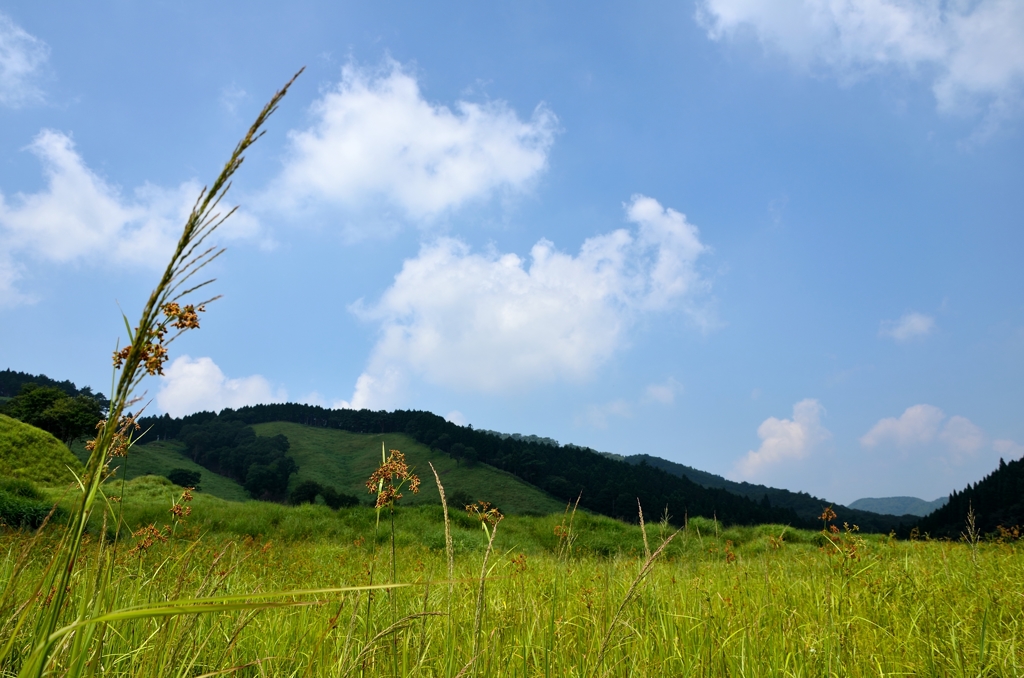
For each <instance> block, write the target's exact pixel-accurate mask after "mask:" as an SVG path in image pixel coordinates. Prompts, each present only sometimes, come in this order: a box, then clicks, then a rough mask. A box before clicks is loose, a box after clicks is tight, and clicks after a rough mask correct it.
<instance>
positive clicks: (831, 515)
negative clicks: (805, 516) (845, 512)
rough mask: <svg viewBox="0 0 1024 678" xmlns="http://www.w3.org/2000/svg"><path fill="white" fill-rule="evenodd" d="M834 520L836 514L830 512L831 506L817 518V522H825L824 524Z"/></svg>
mask: <svg viewBox="0 0 1024 678" xmlns="http://www.w3.org/2000/svg"><path fill="white" fill-rule="evenodd" d="M835 519H836V512H835V511H833V510H832V507H831V506H829V507H828V508H826V509H825V510H824V511H822V512H821V515H820V516H818V520H820V521H822V522H826V523H827V522H829V521H831V520H835Z"/></svg>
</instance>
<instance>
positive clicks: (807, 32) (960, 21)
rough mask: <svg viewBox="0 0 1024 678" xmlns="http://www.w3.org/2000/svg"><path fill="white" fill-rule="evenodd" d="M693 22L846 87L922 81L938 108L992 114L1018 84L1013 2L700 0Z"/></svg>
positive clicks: (1019, 39)
mask: <svg viewBox="0 0 1024 678" xmlns="http://www.w3.org/2000/svg"><path fill="white" fill-rule="evenodd" d="M697 19H698V21H699V23H701V25H702V26H703V27H704V28H705V29H706V30H707V32H708V36H709V37H710V38H711V39H713V40H722V39H724V38H735V37H738V36H740V35H743V34H749V35H752V36H753V37H755V38H756V39H757V40H759V41H760V42H761V43H762V44H763V45H765V46H766V47H768V48H770V49H772V50H777V51H779V52H781V53H782V54H784V55H786V56H787V57H789V58H791V59H792V60H794V61H795V62H797V63H798V64H800V65H802V66H806V67H812V68H813V67H821V68H824V69H825V70H827V71H830V72H832V73H834V74H836V75H838V76H839V77H840V78H841V79H844V80H845V79H849V78H852V77H857V76H861V75H865V74H870V73H872V72H877V71H880V70H884V69H898V70H901V71H904V72H907V73H912V74H923V75H925V76H926V77H929V78H931V82H932V91H933V93H934V95H935V99H936V101H937V103H938V106H939V108H940V109H941V110H944V111H953V110H964V109H969V108H971V107H974V106H976V105H977V104H978V103H987V104H988V105H989V107H990V111H992V112H994V113H996V114H997V115H998V114H1000V111H1004V109H1006V108H1007V107H1015V106H1016V105H1018V103H1019V100H1020V98H1021V93H1022V86H1024V3H1021V2H1019V0H976V1H973V2H963V1H960V0H771V1H769V0H700V1H699V4H698V12H697Z"/></svg>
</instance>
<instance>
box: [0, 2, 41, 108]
mask: <svg viewBox="0 0 1024 678" xmlns="http://www.w3.org/2000/svg"><path fill="white" fill-rule="evenodd" d="M49 56H50V48H49V47H47V45H46V43H45V42H43V41H42V40H40V39H39V38H37V37H35V36H33V35H31V34H29V33H27V32H26V31H25V29H23V28H22V27H21V26H19V25H18V24H16V23H14V22H13V21H11V19H10V17H8V16H7V15H6V14H3V13H0V105H3V106H8V107H10V108H17V107H19V106H23V105H25V104H29V103H34V102H38V101H42V99H43V92H42V90H41V89H40V88H39V85H38V78H39V76H40V73H41V71H42V69H43V66H45V65H46V61H47V59H48V58H49Z"/></svg>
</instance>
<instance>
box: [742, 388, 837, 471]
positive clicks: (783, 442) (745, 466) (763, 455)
mask: <svg viewBox="0 0 1024 678" xmlns="http://www.w3.org/2000/svg"><path fill="white" fill-rule="evenodd" d="M824 412H825V408H824V407H822V405H821V403H820V402H818V401H817V400H815V399H813V398H807V399H805V400H801V401H800V402H798V403H797V404H796V405H794V406H793V418H792V419H776V418H775V417H769V418H768V419H765V420H764V422H762V423H761V425H760V426H759V427H758V428H757V435H758V437H759V438H760V439H761V446H760V447H759V448H758V449H756V450H751V451H749V452H747V454H746V456H745V457H743V458H742V459H740V460H739V461H738V462H737V463H736V466H735V474H736V475H737V476H738V477H739V478H742V479H744V480H756V479H761V478H763V476H764V474H765V473H766V472H768V471H770V470H773V469H774V468H776V467H778V466H779V465H781V464H784V463H786V462H791V461H799V460H801V459H806V458H807V457H808V456H810V454H811V453H812V452H813V451H814V450H815V448H817V447H818V446H819V445H821V443H823V442H825V441H826V440H828V439H829V438H831V437H832V434H831V433H830V432H829V431H828V429H826V428H825V427H824V426H822V424H821V416H822V414H824Z"/></svg>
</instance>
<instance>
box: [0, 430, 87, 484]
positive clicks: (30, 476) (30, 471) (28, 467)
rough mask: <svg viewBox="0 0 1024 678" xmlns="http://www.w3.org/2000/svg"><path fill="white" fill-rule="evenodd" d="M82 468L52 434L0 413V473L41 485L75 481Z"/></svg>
mask: <svg viewBox="0 0 1024 678" xmlns="http://www.w3.org/2000/svg"><path fill="white" fill-rule="evenodd" d="M83 471H84V468H83V466H82V464H81V462H79V461H78V459H76V458H75V455H73V454H71V451H70V450H68V448H67V447H66V446H65V445H64V443H62V442H60V441H59V440H57V439H56V438H54V437H53V436H52V435H50V434H49V433H47V432H46V431H43V430H41V429H38V428H36V427H35V426H29V425H28V424H25V423H22V422H20V421H18V420H17V419H12V418H10V417H8V416H7V415H4V414H0V476H4V477H7V478H18V479H21V480H28V481H31V482H33V483H39V484H42V485H64V484H67V483H73V482H75V474H78V475H81V474H82V472H83Z"/></svg>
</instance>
